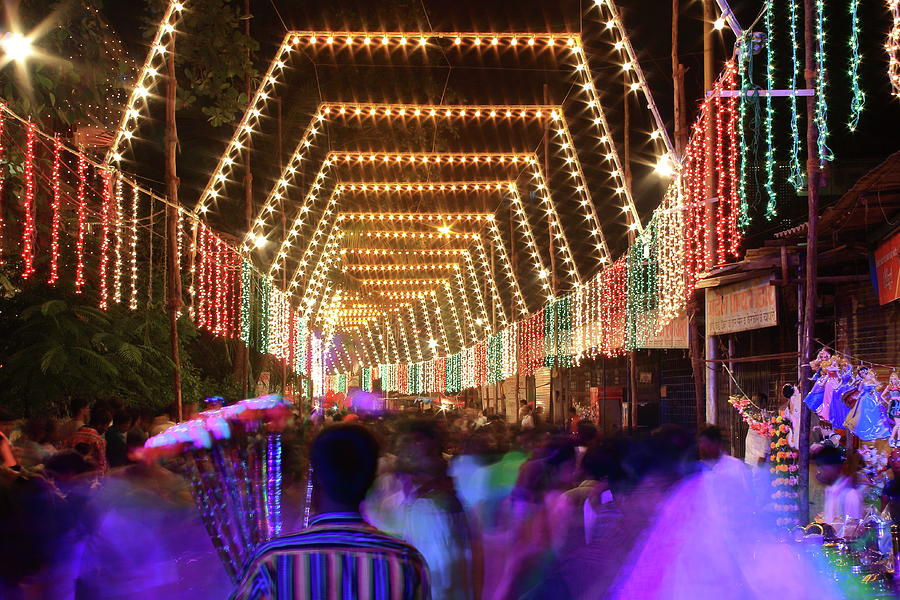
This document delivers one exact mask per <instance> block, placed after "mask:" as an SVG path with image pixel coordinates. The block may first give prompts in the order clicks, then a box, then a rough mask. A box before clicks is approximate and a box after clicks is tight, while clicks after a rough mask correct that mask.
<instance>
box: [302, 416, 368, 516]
mask: <svg viewBox="0 0 900 600" xmlns="http://www.w3.org/2000/svg"><path fill="white" fill-rule="evenodd" d="M378 453H379V448H378V442H377V441H376V440H375V437H374V436H373V435H372V434H371V433H369V431H368V430H367V429H366V428H365V427H363V426H362V425H335V426H332V427H328V428H326V429H324V430H323V431H322V432H321V433H320V434H319V435H318V436H317V437H316V439H315V441H313V444H312V449H311V450H310V462H311V464H312V469H313V478H314V484H315V485H314V487H313V489H314V490H315V491H316V502H317V505H318V507H319V510H320V511H322V512H335V511H336V512H339V511H357V510H359V505H360V503H361V502H362V501H363V500H364V499H365V497H366V492H368V491H369V488H370V487H372V484H373V483H374V482H375V474H376V471H377V469H378Z"/></svg>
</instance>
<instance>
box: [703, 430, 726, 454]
mask: <svg viewBox="0 0 900 600" xmlns="http://www.w3.org/2000/svg"><path fill="white" fill-rule="evenodd" d="M697 452H698V453H699V454H700V459H701V460H715V459H717V458H719V457H720V456H722V454H724V453H725V440H724V439H723V437H722V430H721V429H720V428H719V427H716V426H715V425H707V426H706V427H704V428H703V429H701V430H700V433H698V434H697Z"/></svg>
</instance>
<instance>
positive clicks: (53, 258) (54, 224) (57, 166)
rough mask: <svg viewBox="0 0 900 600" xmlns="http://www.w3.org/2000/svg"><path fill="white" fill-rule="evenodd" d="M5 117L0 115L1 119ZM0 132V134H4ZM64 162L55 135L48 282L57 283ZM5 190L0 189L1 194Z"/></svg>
mask: <svg viewBox="0 0 900 600" xmlns="http://www.w3.org/2000/svg"><path fill="white" fill-rule="evenodd" d="M2 118H3V117H2V116H0V119H2ZM2 135H3V134H2V132H0V136H2ZM61 163H62V142H61V141H60V140H59V136H58V135H57V136H54V137H53V171H52V173H51V175H50V177H51V180H52V184H51V185H52V186H53V190H52V194H53V198H52V199H51V201H50V211H51V213H52V216H51V220H50V277H49V278H48V279H47V283H49V284H50V285H54V284H56V282H57V281H59V228H60V212H59V211H60V208H61V201H62V193H61V191H60V187H61V180H60V177H61V176H62V175H61V173H60V170H61ZM2 194H3V191H2V190H0V195H2Z"/></svg>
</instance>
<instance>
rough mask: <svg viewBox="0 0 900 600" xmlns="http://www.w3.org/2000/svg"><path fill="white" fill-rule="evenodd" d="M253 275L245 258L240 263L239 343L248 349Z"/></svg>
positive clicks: (251, 268)
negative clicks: (242, 343)
mask: <svg viewBox="0 0 900 600" xmlns="http://www.w3.org/2000/svg"><path fill="white" fill-rule="evenodd" d="M252 273H253V267H252V266H251V265H250V261H249V260H247V259H246V258H245V259H244V260H243V261H241V341H242V342H244V345H245V346H247V347H248V348H249V347H250V331H251V325H252V323H251V321H250V292H251V289H250V286H251V282H252V279H251V274H252Z"/></svg>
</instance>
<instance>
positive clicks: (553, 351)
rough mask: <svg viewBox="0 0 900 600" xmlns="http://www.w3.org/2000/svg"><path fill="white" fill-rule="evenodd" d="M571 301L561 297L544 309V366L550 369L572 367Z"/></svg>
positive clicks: (567, 297)
mask: <svg viewBox="0 0 900 600" xmlns="http://www.w3.org/2000/svg"><path fill="white" fill-rule="evenodd" d="M571 300H572V299H571V297H569V296H563V297H562V298H558V299H556V300H554V301H553V302H551V303H550V304H548V305H547V307H546V308H545V309H544V366H546V367H549V368H551V369H554V368H568V367H570V366H572V365H571V359H572V356H571V340H572V309H571V306H572V305H571Z"/></svg>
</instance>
